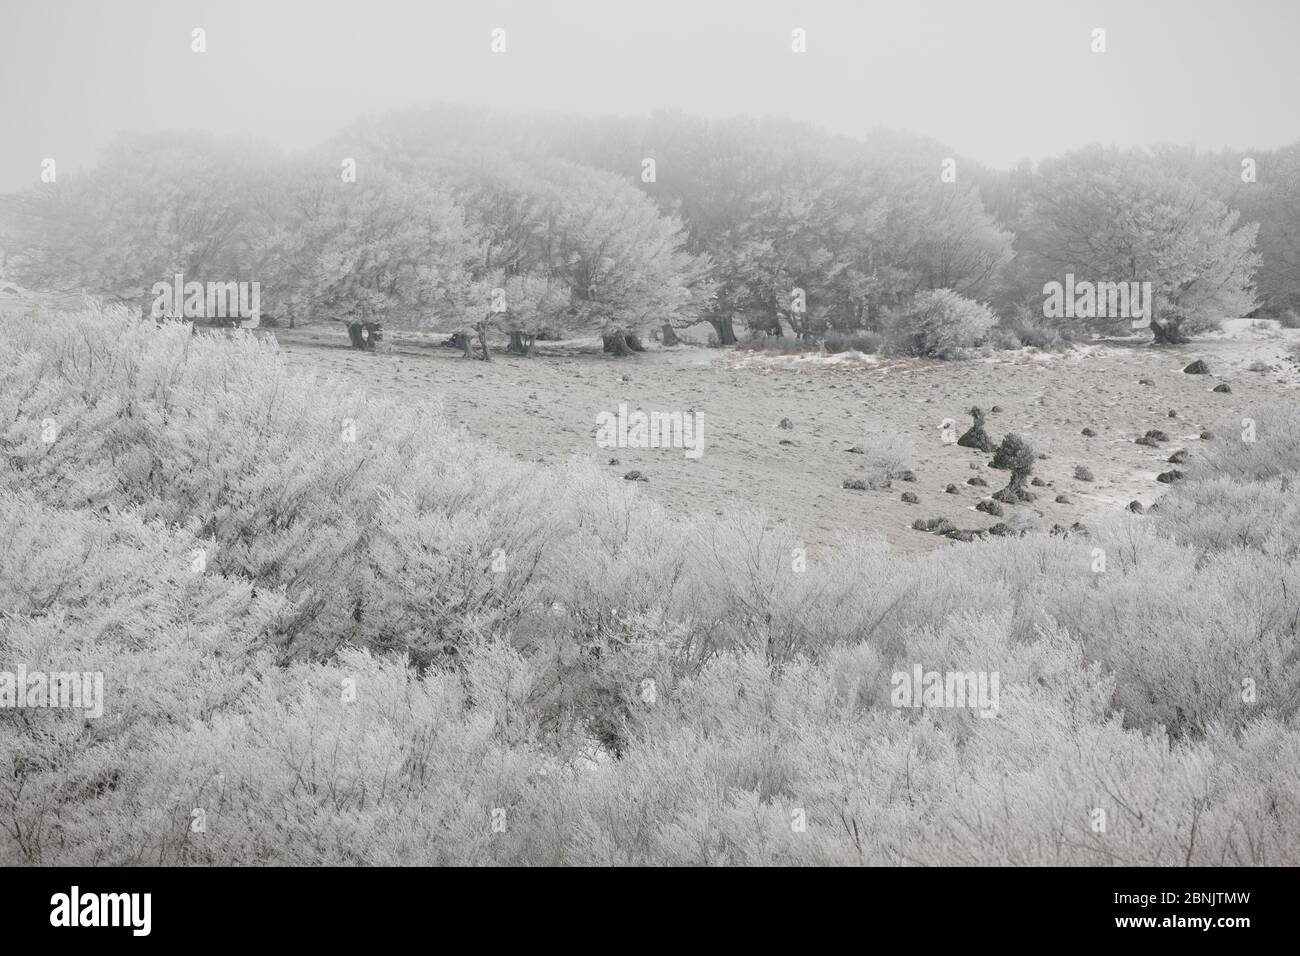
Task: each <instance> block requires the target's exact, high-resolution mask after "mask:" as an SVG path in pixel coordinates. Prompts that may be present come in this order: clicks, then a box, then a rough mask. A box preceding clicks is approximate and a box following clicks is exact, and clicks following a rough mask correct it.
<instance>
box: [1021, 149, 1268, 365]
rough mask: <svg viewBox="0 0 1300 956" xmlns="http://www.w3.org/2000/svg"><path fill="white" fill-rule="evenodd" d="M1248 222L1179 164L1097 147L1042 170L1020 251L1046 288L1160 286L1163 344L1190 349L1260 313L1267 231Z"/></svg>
mask: <svg viewBox="0 0 1300 956" xmlns="http://www.w3.org/2000/svg"><path fill="white" fill-rule="evenodd" d="M1240 218H1241V217H1240V215H1239V214H1238V213H1237V212H1236V211H1234V210H1232V209H1230V208H1228V206H1227V205H1226V204H1224V203H1223V202H1222V201H1220V200H1218V199H1216V198H1214V197H1212V196H1211V195H1209V194H1207V193H1206V192H1205V190H1203V189H1202V188H1200V187H1199V186H1198V185H1197V184H1196V183H1195V182H1194V181H1192V180H1191V179H1190V178H1189V177H1187V176H1186V175H1183V174H1182V173H1181V172H1180V171H1179V170H1178V168H1177V166H1176V164H1174V163H1172V162H1171V161H1166V160H1162V159H1161V158H1160V157H1159V156H1158V155H1157V156H1152V155H1150V154H1148V153H1144V152H1142V151H1137V150H1128V151H1121V150H1118V149H1107V148H1102V147H1088V148H1085V149H1079V150H1075V151H1073V152H1070V153H1067V154H1066V155H1065V156H1063V157H1061V158H1059V159H1052V160H1048V161H1045V162H1044V163H1043V164H1042V165H1041V166H1040V168H1039V170H1038V173H1037V175H1036V176H1035V178H1034V182H1033V187H1032V196H1031V198H1030V200H1029V204H1028V208H1027V210H1026V212H1025V228H1024V232H1023V233H1022V234H1021V236H1020V237H1019V239H1018V243H1017V244H1018V247H1019V248H1020V249H1021V251H1022V253H1023V255H1024V256H1025V258H1026V259H1027V261H1028V263H1029V266H1030V269H1029V273H1028V276H1029V278H1030V280H1031V281H1032V282H1034V283H1036V284H1037V285H1038V286H1039V287H1041V286H1042V284H1044V283H1047V282H1052V281H1056V282H1064V281H1065V277H1066V275H1067V274H1071V273H1072V274H1073V275H1075V276H1076V277H1077V278H1078V279H1081V280H1086V281H1088V282H1108V283H1109V282H1117V283H1118V282H1125V283H1127V282H1150V283H1151V287H1152V293H1153V296H1154V305H1153V309H1152V311H1153V314H1152V315H1151V316H1150V319H1151V330H1152V333H1153V335H1154V337H1155V341H1156V342H1180V341H1185V340H1186V339H1187V337H1188V336H1189V335H1190V334H1191V333H1193V332H1196V331H1198V330H1204V329H1208V328H1213V327H1215V326H1216V325H1217V324H1218V323H1219V322H1220V321H1221V320H1222V319H1224V318H1231V317H1237V316H1242V315H1246V314H1247V313H1249V312H1250V311H1251V310H1252V309H1254V308H1255V295H1254V275H1255V270H1256V269H1257V268H1258V266H1259V262H1260V259H1259V255H1258V253H1256V251H1255V236H1256V233H1257V231H1258V227H1257V225H1256V224H1253V223H1251V224H1246V225H1242V224H1240ZM1091 321H1094V322H1095V321H1097V320H1091ZM1101 324H1102V325H1103V327H1107V328H1110V329H1111V330H1114V329H1116V328H1118V327H1120V326H1123V325H1128V320H1127V319H1125V318H1123V317H1121V318H1120V319H1119V320H1118V321H1116V320H1115V319H1114V317H1112V318H1111V319H1109V320H1102V321H1101Z"/></svg>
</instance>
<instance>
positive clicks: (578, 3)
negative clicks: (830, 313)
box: [0, 0, 1300, 191]
mask: <svg viewBox="0 0 1300 956" xmlns="http://www.w3.org/2000/svg"><path fill="white" fill-rule="evenodd" d="M196 27H201V28H203V29H204V30H205V31H206V41H207V50H206V52H205V53H202V54H197V53H194V52H192V51H191V31H192V30H193V29H194V28H196ZM1097 27H1101V28H1104V29H1105V31H1106V47H1107V49H1106V52H1105V53H1104V54H1098V53H1093V52H1092V51H1091V49H1090V47H1091V43H1092V38H1091V33H1092V30H1093V29H1094V28H1097ZM1297 27H1300V5H1297V4H1295V3H1294V2H1290V0H1245V2H1239V3H1233V4H1231V5H1227V4H1223V3H1218V4H1215V3H1211V2H1207V0H1179V2H1171V0H1160V2H1144V3H1141V4H1133V3H1124V4H1121V3H1078V2H1074V3H1070V4H1068V5H1062V4H1045V3H1043V2H1041V0H1037V2H1035V0H998V2H993V3H979V4H975V3H969V2H964V0H939V2H933V3H925V4H921V3H917V2H915V0H902V2H869V3H866V2H826V0H816V2H801V3H793V2H790V3H774V2H770V0H757V2H755V0H745V2H737V0H725V2H723V0H710V2H708V3H699V2H682V0H664V2H655V3H650V4H642V5H631V4H626V3H620V4H611V3H608V2H587V0H561V2H550V3H539V2H528V3H523V2H520V3H509V2H498V3H495V4H494V3H487V2H481V0H479V2H445V0H439V2H431V3H426V2H394V0H375V2H369V3H364V4H357V3H350V2H340V0H318V2H314V3H312V4H310V5H309V6H308V5H301V4H292V5H291V4H271V3H266V2H264V0H252V2H246V0H228V2H221V3H203V2H193V0H123V2H117V3H112V4H108V3H97V2H90V0H41V2H33V0H4V3H3V14H0V90H3V94H0V95H2V96H3V99H2V100H0V108H2V110H3V117H2V118H3V130H4V133H3V141H2V144H0V191H9V190H12V189H15V188H18V187H21V186H23V185H26V184H28V183H31V182H35V181H36V180H37V178H38V176H39V173H40V161H41V159H43V158H45V157H54V158H56V159H57V160H58V163H59V167H60V169H61V170H76V169H78V168H82V167H84V166H86V165H88V164H91V163H93V162H94V160H95V156H96V154H97V152H98V150H99V149H101V148H102V147H103V146H104V145H105V144H106V143H107V142H108V141H110V140H111V139H112V137H113V136H114V135H116V134H117V133H118V132H120V131H122V130H163V129H192V128H200V129H208V130H211V131H213V132H217V133H247V134H251V135H254V136H259V137H265V138H267V139H270V140H271V141H273V142H275V143H277V144H279V145H281V146H283V147H285V148H287V149H299V148H305V147H308V146H311V145H313V144H314V143H317V142H319V141H320V140H322V139H324V138H326V137H327V136H329V135H330V134H332V133H334V132H336V131H337V130H338V129H339V128H341V127H342V126H344V125H345V124H347V123H348V122H350V121H351V120H353V119H355V118H356V117H357V116H359V115H361V114H363V113H366V112H381V111H384V110H388V109H393V108H398V107H403V106H410V105H413V104H418V103H423V102H427V101H429V100H434V99H441V100H447V101H452V102H459V103H468V104H473V105H482V106H484V107H485V108H493V109H498V110H512V111H519V112H525V113H528V112H535V111H538V110H553V111H560V112H568V113H579V114H587V115H598V114H605V113H623V114H628V113H643V112H646V111H650V110H654V109H660V108H677V109H684V110H687V111H689V112H692V113H697V114H703V115H709V116H713V115H732V114H742V113H743V114H769V113H776V114H784V115H788V116H791V117H795V118H798V119H802V120H807V121H809V122H812V123H814V124H816V125H819V126H823V127H825V128H827V129H830V130H833V131H836V132H841V133H846V134H849V135H861V134H862V133H863V132H865V131H866V130H868V129H870V128H872V127H874V126H892V127H900V128H906V129H909V130H912V131H914V132H917V133H921V134H925V135H928V136H933V137H935V138H937V139H940V140H942V141H944V142H946V143H948V144H949V145H951V146H952V147H953V149H954V150H955V151H956V152H957V153H958V154H960V155H963V156H968V157H971V158H974V159H977V160H980V161H983V162H985V163H988V164H991V165H995V166H1007V165H1010V164H1012V163H1014V162H1016V161H1017V160H1019V159H1021V158H1025V157H1029V158H1038V157H1042V156H1046V155H1049V154H1058V153H1060V152H1063V151H1064V150H1067V149H1069V148H1071V147H1074V146H1077V145H1080V144H1083V143H1089V142H1096V141H1100V142H1104V143H1114V144H1117V145H1121V146H1130V145H1148V144H1151V143H1156V142H1179V143H1194V144H1197V145H1200V146H1204V147H1210V148H1221V147H1234V148H1240V149H1246V148H1248V147H1252V146H1253V147H1259V148H1267V147H1273V146H1278V145H1281V144H1284V143H1288V142H1293V141H1294V140H1295V139H1297V137H1300V111H1297V110H1296V109H1295V108H1294V102H1293V99H1292V98H1293V97H1294V95H1295V90H1296V88H1297V86H1298V85H1300V84H1297V79H1300V69H1298V68H1297V66H1296V61H1295V55H1294V51H1293V50H1292V49H1291V44H1292V43H1293V42H1294V38H1295V36H1296V35H1297ZM494 28H502V29H504V30H505V31H506V52H505V54H504V55H502V54H493V53H492V52H491V50H490V41H491V36H490V34H491V31H492V30H493V29H494ZM795 28H801V29H803V30H805V31H806V34H807V52H806V53H804V54H802V55H795V54H793V53H792V51H791V31H792V30H793V29H795ZM1242 64H1249V65H1250V69H1249V70H1244V69H1242Z"/></svg>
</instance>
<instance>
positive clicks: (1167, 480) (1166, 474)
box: [1156, 468, 1183, 485]
mask: <svg viewBox="0 0 1300 956" xmlns="http://www.w3.org/2000/svg"><path fill="white" fill-rule="evenodd" d="M1182 477H1183V473H1182V472H1181V471H1179V470H1178V469H1177V468H1170V469H1169V470H1168V471H1162V472H1161V473H1160V474H1158V475H1156V481H1158V482H1160V483H1161V484H1163V485H1172V484H1173V483H1174V482H1175V481H1177V480H1178V479H1180V478H1182Z"/></svg>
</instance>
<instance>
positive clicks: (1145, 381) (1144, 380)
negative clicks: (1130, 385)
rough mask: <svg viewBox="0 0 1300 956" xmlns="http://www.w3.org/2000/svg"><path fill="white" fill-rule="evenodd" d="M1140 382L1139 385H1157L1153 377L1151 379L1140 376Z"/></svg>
mask: <svg viewBox="0 0 1300 956" xmlns="http://www.w3.org/2000/svg"><path fill="white" fill-rule="evenodd" d="M1138 384H1139V385H1155V382H1153V381H1152V380H1151V379H1149V378H1140V379H1138Z"/></svg>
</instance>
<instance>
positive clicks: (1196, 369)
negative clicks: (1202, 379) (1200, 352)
mask: <svg viewBox="0 0 1300 956" xmlns="http://www.w3.org/2000/svg"><path fill="white" fill-rule="evenodd" d="M1183 372H1184V374H1186V375H1209V374H1210V367H1209V366H1208V365H1206V364H1205V360H1204V359H1197V360H1196V361H1195V362H1193V363H1192V364H1191V365H1189V366H1187V368H1185V369H1183Z"/></svg>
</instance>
